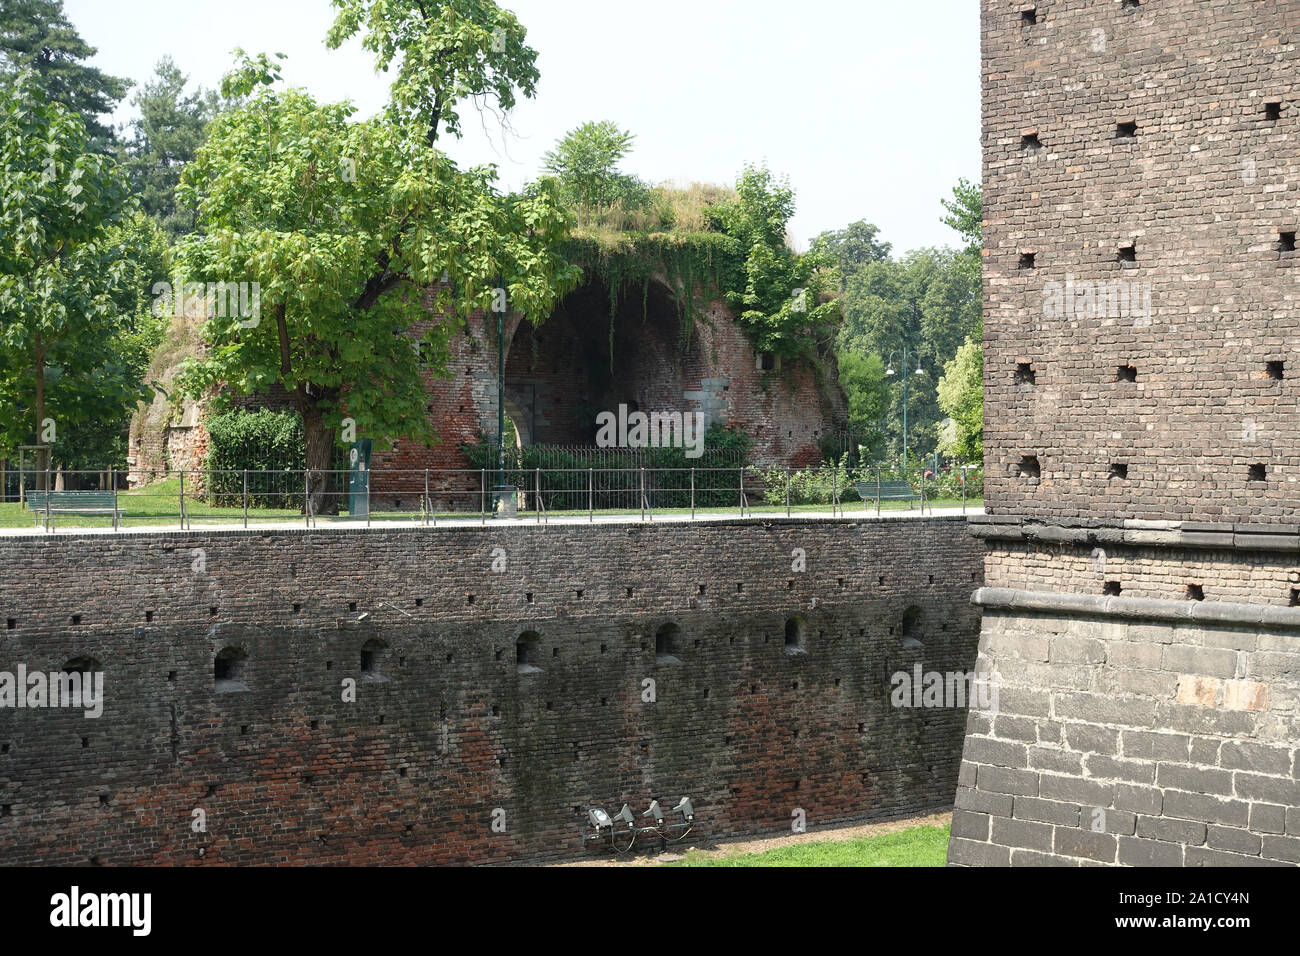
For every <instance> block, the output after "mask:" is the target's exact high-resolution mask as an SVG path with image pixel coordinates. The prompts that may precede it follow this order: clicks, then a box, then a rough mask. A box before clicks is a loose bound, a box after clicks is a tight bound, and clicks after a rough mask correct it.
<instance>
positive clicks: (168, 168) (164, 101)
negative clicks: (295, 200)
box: [127, 57, 220, 240]
mask: <svg viewBox="0 0 1300 956" xmlns="http://www.w3.org/2000/svg"><path fill="white" fill-rule="evenodd" d="M186 83H187V78H186V76H185V75H184V74H183V73H181V71H180V70H179V69H177V67H176V64H175V63H173V62H172V60H171V57H163V58H162V59H161V60H160V61H159V62H158V66H157V67H156V68H155V71H154V78H153V80H152V81H151V82H148V83H145V84H144V85H143V86H142V87H141V88H140V90H139V91H138V92H137V93H136V95H135V96H134V97H133V98H132V100H131V102H132V104H133V105H134V106H135V107H136V108H137V109H138V110H139V111H140V118H139V119H137V120H134V121H132V123H131V132H132V137H131V141H130V143H129V144H128V146H127V153H128V156H129V157H130V158H129V160H128V163H127V168H128V170H129V171H130V173H131V183H132V186H133V187H134V189H135V191H136V193H137V194H138V195H139V197H140V205H141V207H142V208H143V209H144V211H145V212H147V213H148V214H149V215H150V216H153V217H154V219H155V220H156V221H157V222H158V224H159V225H161V226H162V227H163V229H164V230H165V231H166V232H167V235H168V236H169V237H170V238H171V239H172V240H175V239H177V238H179V237H180V236H182V235H184V234H186V233H188V232H191V231H193V229H194V217H193V212H192V211H191V210H184V209H179V208H178V207H177V205H176V186H177V184H178V183H179V182H180V176H181V170H182V169H184V168H185V164H186V163H188V162H190V161H191V160H192V159H193V158H194V154H195V153H196V152H197V150H198V148H199V145H200V144H201V143H202V142H203V133H204V129H205V128H206V127H207V124H208V122H209V121H210V120H211V119H212V117H214V116H215V115H216V114H217V111H218V109H219V106H220V103H219V100H218V97H217V94H216V92H215V91H213V90H203V89H202V88H200V89H198V90H195V91H194V92H193V93H190V94H188V95H187V94H186V93H185V86H186Z"/></svg>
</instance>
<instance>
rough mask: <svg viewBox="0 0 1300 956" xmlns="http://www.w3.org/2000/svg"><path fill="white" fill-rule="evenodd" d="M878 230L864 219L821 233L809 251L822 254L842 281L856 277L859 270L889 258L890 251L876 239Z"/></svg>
mask: <svg viewBox="0 0 1300 956" xmlns="http://www.w3.org/2000/svg"><path fill="white" fill-rule="evenodd" d="M879 235H880V230H879V229H878V228H876V227H875V226H874V225H872V224H871V223H869V222H867V221H866V220H865V219H859V220H858V221H857V222H853V223H849V225H847V226H845V227H844V228H843V229H836V230H830V231H827V232H823V233H822V234H821V235H819V236H818V237H817V238H816V239H814V240H813V241H812V245H811V248H812V249H813V250H816V251H820V252H824V253H825V254H826V255H827V256H829V257H830V259H831V260H832V261H833V262H834V263H835V265H836V266H837V267H838V268H839V270H840V275H841V276H842V282H844V281H847V279H848V277H849V276H852V275H856V274H857V273H858V272H859V271H861V269H862V267H863V266H865V265H867V264H868V263H872V262H882V261H884V260H885V259H888V258H889V253H890V250H891V249H892V248H893V247H892V246H891V245H890V244H889V243H888V242H884V241H882V240H881V239H880V238H879Z"/></svg>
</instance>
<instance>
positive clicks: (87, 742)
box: [81, 737, 90, 749]
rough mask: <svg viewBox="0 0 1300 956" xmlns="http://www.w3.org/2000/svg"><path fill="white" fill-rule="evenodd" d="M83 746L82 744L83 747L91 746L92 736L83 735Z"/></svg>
mask: <svg viewBox="0 0 1300 956" xmlns="http://www.w3.org/2000/svg"><path fill="white" fill-rule="evenodd" d="M81 746H82V748H83V749H84V748H86V747H89V746H90V738H89V737H82V738H81Z"/></svg>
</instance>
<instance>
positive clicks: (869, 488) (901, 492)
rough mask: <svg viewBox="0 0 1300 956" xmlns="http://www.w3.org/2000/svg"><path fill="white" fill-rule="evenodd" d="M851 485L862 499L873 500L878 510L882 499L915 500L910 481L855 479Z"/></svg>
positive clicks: (915, 495)
mask: <svg viewBox="0 0 1300 956" xmlns="http://www.w3.org/2000/svg"><path fill="white" fill-rule="evenodd" d="M853 487H854V488H856V489H857V490H858V494H859V495H860V496H861V497H862V500H863V501H874V502H875V503H876V511H877V512H878V511H880V503H881V502H882V501H909V502H910V501H915V500H916V498H917V497H918V496H917V493H916V492H915V491H914V490H913V488H912V483H911V482H910V481H855V482H854V483H853Z"/></svg>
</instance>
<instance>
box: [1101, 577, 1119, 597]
mask: <svg viewBox="0 0 1300 956" xmlns="http://www.w3.org/2000/svg"><path fill="white" fill-rule="evenodd" d="M1122 590H1124V589H1123V588H1122V587H1120V585H1119V582H1118V581H1107V582H1106V583H1105V584H1103V585H1102V586H1101V593H1102V594H1105V595H1108V596H1110V597H1118V596H1119V592H1120V591H1122Z"/></svg>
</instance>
